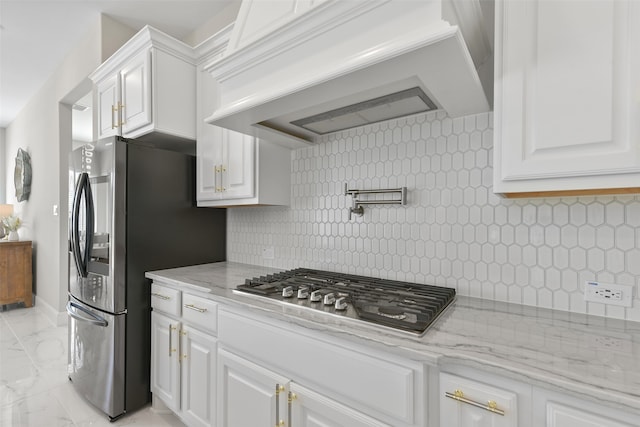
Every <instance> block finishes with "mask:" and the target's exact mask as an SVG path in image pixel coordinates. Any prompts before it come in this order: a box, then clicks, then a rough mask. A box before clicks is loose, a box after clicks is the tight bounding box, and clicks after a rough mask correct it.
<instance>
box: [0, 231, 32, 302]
mask: <svg viewBox="0 0 640 427" xmlns="http://www.w3.org/2000/svg"><path fill="white" fill-rule="evenodd" d="M31 246H32V243H31V241H29V240H27V241H17V242H9V241H4V240H2V241H0V305H5V304H14V303H17V302H23V303H24V306H25V307H31V306H32V305H33V296H32V293H31V292H32V274H33V273H32V270H31Z"/></svg>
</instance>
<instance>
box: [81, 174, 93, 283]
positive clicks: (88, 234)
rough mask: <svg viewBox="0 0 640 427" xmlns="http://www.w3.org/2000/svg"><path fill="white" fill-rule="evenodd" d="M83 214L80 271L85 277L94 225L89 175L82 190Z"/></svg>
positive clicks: (91, 247) (91, 246)
mask: <svg viewBox="0 0 640 427" xmlns="http://www.w3.org/2000/svg"><path fill="white" fill-rule="evenodd" d="M84 192H85V193H84V201H85V212H86V213H87V223H86V227H85V239H84V257H83V259H82V261H83V262H82V269H83V271H84V272H85V276H84V277H87V276H88V275H89V261H90V260H91V252H92V250H93V227H94V223H95V211H94V207H93V194H92V192H91V182H90V181H89V175H87V180H86V184H85V190H84Z"/></svg>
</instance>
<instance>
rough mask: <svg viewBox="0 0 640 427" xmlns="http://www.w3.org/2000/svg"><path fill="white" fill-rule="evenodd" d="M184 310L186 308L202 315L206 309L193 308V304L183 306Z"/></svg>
mask: <svg viewBox="0 0 640 427" xmlns="http://www.w3.org/2000/svg"><path fill="white" fill-rule="evenodd" d="M184 308H188V309H191V310H195V311H197V312H198V313H204V312H205V311H207V309H206V308H200V307H196V306H195V305H193V304H185V305H184Z"/></svg>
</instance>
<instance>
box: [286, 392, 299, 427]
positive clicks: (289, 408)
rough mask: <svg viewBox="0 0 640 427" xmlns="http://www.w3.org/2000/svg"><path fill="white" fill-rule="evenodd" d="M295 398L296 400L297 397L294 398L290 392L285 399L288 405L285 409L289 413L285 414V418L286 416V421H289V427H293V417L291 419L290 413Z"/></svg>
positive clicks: (294, 395)
mask: <svg viewBox="0 0 640 427" xmlns="http://www.w3.org/2000/svg"><path fill="white" fill-rule="evenodd" d="M297 398H298V396H296V394H295V393H293V392H291V391H290V392H289V398H288V399H287V403H288V406H287V409H288V411H289V413H288V414H287V416H288V418H287V419H288V420H289V427H292V426H293V417H292V414H291V413H292V411H291V407H292V402H293V401H294V400H296V399H297Z"/></svg>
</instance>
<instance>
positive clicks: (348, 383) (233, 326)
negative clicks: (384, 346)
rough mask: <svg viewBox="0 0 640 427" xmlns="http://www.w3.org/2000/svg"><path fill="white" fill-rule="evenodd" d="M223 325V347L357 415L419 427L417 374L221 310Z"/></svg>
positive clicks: (395, 363)
mask: <svg viewBox="0 0 640 427" xmlns="http://www.w3.org/2000/svg"><path fill="white" fill-rule="evenodd" d="M219 321H220V332H219V341H220V342H221V343H222V345H223V346H226V347H229V348H231V349H233V350H234V351H237V352H239V353H241V354H244V355H246V356H247V357H251V358H253V359H254V360H255V361H256V362H257V363H258V364H261V365H263V366H265V367H266V368H267V369H273V370H275V371H277V372H278V373H280V374H282V375H285V376H288V377H290V378H291V379H292V380H293V381H294V382H297V383H300V384H303V385H306V386H307V387H309V388H311V389H313V390H317V391H318V392H319V393H321V394H324V395H326V396H332V398H333V399H334V400H337V401H340V402H344V403H345V404H346V405H347V406H350V407H353V408H354V409H357V410H360V411H367V413H369V414H371V413H372V411H376V412H377V413H376V414H373V415H372V416H374V417H383V418H384V417H391V418H393V419H396V420H401V421H403V422H404V423H406V424H410V425H416V424H419V423H420V420H419V416H417V415H416V412H415V410H414V402H415V401H416V398H421V397H419V396H421V391H420V386H419V384H420V383H421V382H422V378H423V377H422V375H423V374H422V373H421V372H420V371H419V370H418V369H419V368H417V367H415V366H412V367H410V366H405V365H403V364H402V363H400V361H399V360H393V361H392V360H386V359H383V358H380V357H376V355H374V354H372V352H364V350H358V349H352V348H348V347H344V346H342V345H341V344H338V343H337V342H335V343H334V342H328V341H322V340H320V339H318V337H315V336H308V335H303V334H298V333H294V332H291V331H288V330H286V329H285V328H287V326H286V325H283V326H282V327H278V326H276V325H272V324H268V323H265V322H262V321H260V320H257V319H256V320H254V319H251V318H250V317H247V316H246V315H240V314H238V313H231V312H228V311H226V310H220V319H219ZM289 329H290V326H289Z"/></svg>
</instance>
